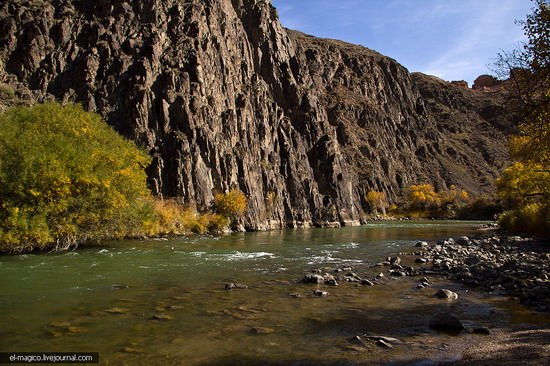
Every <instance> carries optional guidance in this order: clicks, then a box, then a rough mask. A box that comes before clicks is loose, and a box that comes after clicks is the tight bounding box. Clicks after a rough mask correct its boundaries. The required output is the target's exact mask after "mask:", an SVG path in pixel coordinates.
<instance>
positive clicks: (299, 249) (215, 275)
mask: <svg viewBox="0 0 550 366" xmlns="http://www.w3.org/2000/svg"><path fill="white" fill-rule="evenodd" d="M475 224H476V223H474V222H458V221H454V222H452V221H446V222H433V221H429V222H381V223H372V224H369V225H365V226H361V227H349V228H341V229H297V230H279V231H269V232H258V233H235V234H229V235H223V236H218V237H210V236H193V237H183V238H172V239H168V240H166V239H165V240H142V241H120V242H107V243H103V244H102V245H101V246H92V247H83V248H79V249H78V250H77V251H76V252H66V253H52V254H27V255H21V256H4V257H0V283H1V284H2V294H1V298H0V314H1V315H0V352H15V351H18V352H23V351H29V352H30V351H33V352H54V351H59V352H99V353H100V363H101V364H103V365H126V364H127V365H136V364H137V365H151V364H152V365H172V364H176V365H179V364H182V365H214V364H219V365H225V364H281V365H286V364H296V365H310V364H311V365H314V364H345V365H347V364H419V365H429V364H431V363H432V362H435V361H437V360H449V359H453V358H454V357H456V356H457V354H458V353H459V351H460V347H464V346H465V345H467V344H471V343H475V342H477V341H478V340H479V339H478V338H477V337H480V336H478V335H471V334H466V333H464V334H462V335H460V336H458V337H454V336H451V335H445V334H438V333H436V332H434V331H432V330H430V329H429V328H428V326H427V324H428V320H429V317H430V316H431V315H432V314H433V313H434V312H438V311H446V310H451V311H453V313H455V314H457V315H458V316H459V317H460V318H461V319H463V320H464V322H465V323H466V325H467V326H474V325H489V326H491V327H492V328H494V327H506V326H511V325H513V324H518V323H526V322H527V323H528V322H531V321H533V322H536V321H537V316H536V314H535V315H533V314H531V313H530V312H529V310H527V309H524V308H522V307H521V306H519V305H516V304H515V303H514V302H511V301H506V299H498V298H497V299H494V298H493V297H491V298H488V297H486V296H485V295H483V294H480V293H477V292H471V291H468V289H466V288H463V287H461V286H459V285H456V284H452V283H447V282H445V280H443V279H440V280H435V282H434V285H433V286H432V287H431V288H427V289H423V290H416V289H415V285H416V281H418V279H412V278H399V279H394V278H390V277H389V276H388V275H387V268H377V267H373V265H375V264H376V263H377V262H380V261H381V260H383V259H384V258H385V257H386V256H388V255H392V254H396V253H399V252H410V251H412V250H414V248H413V246H414V244H415V243H416V242H417V241H418V240H426V241H436V240H439V239H442V238H447V237H457V236H461V235H472V234H474V233H475V232H476V230H477V229H476V228H475ZM403 257H404V260H405V262H406V263H408V262H410V263H413V260H414V258H415V257H414V256H403ZM342 267H353V268H354V270H353V271H354V272H356V273H357V274H358V275H360V276H362V277H365V278H369V279H372V278H373V277H374V276H375V275H376V274H378V273H380V272H382V273H385V274H386V276H385V277H383V278H382V279H381V280H380V281H379V284H378V285H375V286H360V285H357V284H354V283H342V282H341V283H340V285H339V286H337V287H331V286H326V285H307V284H302V283H300V279H301V278H302V277H303V275H304V272H305V271H308V270H311V269H318V268H323V271H324V272H330V273H333V270H334V269H335V268H342ZM335 274H336V273H335ZM226 283H240V284H246V285H248V286H249V288H248V289H246V290H231V291H226V290H225V284H226ZM443 286H445V287H446V288H450V289H453V290H456V291H458V292H459V294H460V297H459V300H458V301H454V302H447V301H444V300H439V299H435V298H434V297H433V294H434V293H435V291H436V289H438V288H441V287H443ZM315 289H320V290H323V291H328V292H329V295H328V296H326V297H315V296H314V295H313V290H315ZM290 294H298V295H301V296H300V297H299V298H296V297H293V296H290ZM362 334H371V335H384V336H391V337H396V338H398V339H400V340H401V342H402V343H401V344H395V345H394V346H395V348H393V349H387V348H383V347H379V346H377V345H375V344H374V343H372V344H371V343H360V342H356V341H353V339H352V338H353V337H354V336H357V335H362ZM457 340H458V342H457Z"/></svg>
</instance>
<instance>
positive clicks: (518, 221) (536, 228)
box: [499, 203, 550, 236]
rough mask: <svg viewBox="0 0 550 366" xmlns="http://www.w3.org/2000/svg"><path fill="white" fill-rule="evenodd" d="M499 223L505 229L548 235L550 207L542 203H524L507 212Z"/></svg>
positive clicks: (549, 231)
mask: <svg viewBox="0 0 550 366" xmlns="http://www.w3.org/2000/svg"><path fill="white" fill-rule="evenodd" d="M499 225H500V226H501V227H502V228H503V229H505V230H510V231H514V232H521V233H529V234H536V235H543V236H548V235H550V209H549V207H548V206H547V205H543V204H541V203H531V204H527V205H523V206H521V207H519V208H518V209H516V210H512V211H507V212H505V213H504V214H503V215H502V216H501V217H500V219H499Z"/></svg>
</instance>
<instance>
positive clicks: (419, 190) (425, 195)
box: [406, 184, 441, 210]
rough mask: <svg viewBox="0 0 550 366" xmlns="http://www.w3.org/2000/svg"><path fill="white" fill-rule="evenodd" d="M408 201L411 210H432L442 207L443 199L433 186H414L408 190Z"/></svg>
mask: <svg viewBox="0 0 550 366" xmlns="http://www.w3.org/2000/svg"><path fill="white" fill-rule="evenodd" d="M406 200H407V203H408V205H409V208H411V209H421V210H426V209H431V208H437V207H439V206H440V205H441V198H440V197H439V196H438V195H437V193H436V192H435V189H434V187H433V186H432V185H431V184H413V185H411V186H410V187H409V188H408V189H407V190H406Z"/></svg>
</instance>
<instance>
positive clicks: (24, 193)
mask: <svg viewBox="0 0 550 366" xmlns="http://www.w3.org/2000/svg"><path fill="white" fill-rule="evenodd" d="M149 162H150V158H149V156H148V155H147V154H146V153H145V152H144V151H142V150H140V149H138V148H137V147H136V146H135V145H134V144H133V143H131V142H130V141H127V140H125V139H124V138H123V137H121V136H120V135H118V134H117V133H116V132H115V131H114V130H113V129H111V128H110V127H109V126H108V125H107V124H106V123H105V122H104V121H103V120H102V119H101V117H100V116H99V115H97V114H93V113H88V112H85V111H84V110H83V109H82V108H81V107H80V106H78V105H67V106H61V105H59V104H57V103H47V104H42V105H35V106H33V107H15V108H11V109H9V110H7V111H6V112H4V113H3V114H2V115H0V204H1V206H2V210H1V212H0V243H2V245H3V249H4V250H11V251H18V250H31V249H32V248H45V247H48V246H52V245H54V244H55V245H56V246H57V247H58V248H59V247H68V246H70V245H73V244H74V245H76V244H77V243H79V242H82V241H88V240H97V239H102V238H105V237H112V236H113V233H114V235H120V236H123V235H125V234H126V233H127V232H131V231H133V230H139V229H141V227H137V226H139V225H140V224H142V223H143V222H146V221H147V220H148V219H149V220H151V218H152V215H153V213H152V206H151V204H150V203H147V202H146V201H144V200H143V197H146V196H149V194H150V193H149V191H148V189H147V186H146V175H145V171H144V168H145V167H146V166H147V165H148V164H149ZM134 225H136V227H133V226H134Z"/></svg>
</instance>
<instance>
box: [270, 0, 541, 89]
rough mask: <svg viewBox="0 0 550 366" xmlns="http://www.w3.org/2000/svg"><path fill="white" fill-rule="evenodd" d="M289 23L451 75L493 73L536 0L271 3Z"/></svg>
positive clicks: (286, 24)
mask: <svg viewBox="0 0 550 366" xmlns="http://www.w3.org/2000/svg"><path fill="white" fill-rule="evenodd" d="M272 3H273V5H274V6H275V7H276V8H277V10H278V13H279V18H280V20H281V23H282V24H283V26H284V27H286V28H290V29H295V30H299V31H302V32H304V33H307V34H311V35H314V36H317V37H323V38H333V39H339V40H342V41H346V42H350V43H355V44H360V45H363V46H366V47H368V48H371V49H373V50H375V51H378V52H380V53H382V54H384V55H386V56H389V57H392V58H394V59H395V60H397V61H398V62H399V63H401V64H402V65H403V66H405V67H406V68H407V69H409V71H411V72H414V71H420V72H423V73H426V74H429V75H435V76H438V77H440V78H442V79H444V80H447V81H452V80H466V81H468V83H469V84H470V86H471V85H472V83H473V81H474V80H475V79H476V78H477V77H478V76H479V75H482V74H491V71H490V69H489V68H488V65H490V64H491V63H492V62H493V61H494V59H495V58H496V57H497V54H498V53H499V52H502V51H503V50H505V51H510V50H512V49H514V48H517V47H518V45H519V44H520V42H524V41H525V36H524V34H523V29H522V28H521V26H520V25H516V24H515V21H516V20H524V19H525V18H526V15H527V14H528V13H530V12H531V8H532V7H533V2H532V1H530V0H272Z"/></svg>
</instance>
